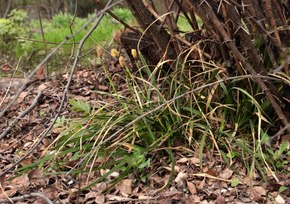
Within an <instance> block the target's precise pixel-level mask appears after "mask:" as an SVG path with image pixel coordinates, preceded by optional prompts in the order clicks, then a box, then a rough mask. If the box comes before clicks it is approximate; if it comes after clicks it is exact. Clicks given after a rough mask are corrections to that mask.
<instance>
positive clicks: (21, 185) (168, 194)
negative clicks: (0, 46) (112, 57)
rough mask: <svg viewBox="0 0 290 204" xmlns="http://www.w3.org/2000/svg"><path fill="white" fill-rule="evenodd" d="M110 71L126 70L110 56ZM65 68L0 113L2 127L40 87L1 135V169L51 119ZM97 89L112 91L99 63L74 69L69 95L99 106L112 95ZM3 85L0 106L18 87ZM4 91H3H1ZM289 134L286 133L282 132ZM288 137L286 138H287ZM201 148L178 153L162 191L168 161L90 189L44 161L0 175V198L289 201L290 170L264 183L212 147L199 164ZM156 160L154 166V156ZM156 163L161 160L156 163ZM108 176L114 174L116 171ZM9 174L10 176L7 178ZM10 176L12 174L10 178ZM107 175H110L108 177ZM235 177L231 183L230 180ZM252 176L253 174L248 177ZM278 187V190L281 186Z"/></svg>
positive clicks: (26, 148) (36, 155)
mask: <svg viewBox="0 0 290 204" xmlns="http://www.w3.org/2000/svg"><path fill="white" fill-rule="evenodd" d="M108 70H109V74H110V75H111V76H114V74H116V73H118V75H124V70H123V68H122V67H121V66H120V65H119V64H118V62H114V63H112V64H110V66H109V69H108ZM112 78H113V80H114V83H115V84H118V86H116V87H117V88H118V89H119V90H118V91H122V90H123V94H129V93H126V87H127V86H126V82H125V81H124V80H123V79H122V77H117V75H116V76H114V77H112ZM67 79H68V74H66V73H64V74H59V75H56V76H55V77H51V78H49V79H48V80H47V81H44V80H38V81H37V82H36V83H35V84H34V86H29V87H28V88H27V89H26V90H25V91H24V92H22V93H21V95H20V97H19V98H18V100H17V101H16V103H15V105H14V106H13V107H12V108H11V109H10V110H9V112H8V114H6V115H5V116H4V117H3V118H0V130H2V131H3V130H5V128H6V127H7V125H8V124H9V122H10V121H11V120H12V119H13V118H15V117H17V115H18V114H19V113H20V112H21V111H23V110H25V109H26V108H27V107H28V106H29V105H30V104H31V102H32V101H33V99H34V97H35V96H36V95H37V91H39V90H42V91H43V96H42V98H41V100H40V101H39V104H38V105H37V106H36V108H34V109H33V110H32V111H31V112H30V113H29V114H28V115H26V116H25V117H24V118H22V119H21V120H19V121H18V122H17V124H16V125H15V127H14V128H12V130H11V131H10V132H9V133H8V134H7V136H6V137H5V138H3V139H1V142H0V159H1V163H0V167H1V172H2V171H4V170H5V169H7V168H9V167H10V166H11V165H12V164H13V163H14V162H15V161H17V160H18V159H19V158H21V156H23V155H25V153H26V152H27V151H29V149H30V148H31V146H32V145H33V144H34V143H35V141H36V140H37V138H38V137H39V135H40V134H41V132H43V131H44V130H45V129H46V128H47V127H48V125H49V122H50V121H51V119H52V117H53V115H54V114H55V112H56V110H57V107H58V106H59V104H60V100H61V97H62V94H63V90H64V87H65V83H66V80H67ZM96 90H97V91H101V92H110V85H109V82H108V80H107V77H106V75H105V74H104V72H103V71H102V69H101V68H97V69H83V70H79V71H77V72H76V73H75V74H74V77H73V82H72V85H71V86H70V88H69V98H75V99H80V100H83V101H86V102H89V103H91V104H92V105H93V106H95V107H97V106H98V105H100V104H101V103H103V102H108V101H111V100H112V99H110V97H108V96H106V95H101V94H97V93H96ZM6 91H7V87H6V86H5V87H4V86H0V101H3V103H2V104H1V109H2V107H5V104H7V103H9V101H11V100H12V97H13V94H14V93H15V91H16V87H14V88H13V86H12V88H11V90H9V92H8V93H9V94H8V95H6V96H5V94H6ZM4 96H5V97H4ZM72 114H74V113H72V112H71V111H70V110H69V108H68V106H65V107H64V110H63V115H65V116H69V115H72ZM61 131H63V129H58V128H57V127H56V128H54V129H52V132H51V134H50V136H49V137H48V138H45V139H44V140H43V141H42V143H41V145H40V146H38V148H37V151H35V152H34V153H33V154H32V155H31V156H30V157H28V158H26V159H25V160H24V161H23V162H22V163H21V164H20V166H23V165H29V164H30V163H32V162H33V161H35V160H36V159H38V158H41V155H43V152H44V151H47V147H48V146H49V145H50V144H51V142H52V141H53V139H54V138H56V137H57V136H58V134H59V133H60V132H61ZM284 138H287V139H288V137H287V136H284ZM287 139H286V140H287ZM198 151H199V150H196V152H195V153H194V155H192V154H176V155H175V157H176V158H175V160H176V161H177V162H176V166H175V172H174V179H173V181H172V182H171V183H170V185H169V186H168V187H167V188H165V189H164V190H163V191H159V190H160V189H161V188H162V187H163V186H164V185H165V184H166V182H167V181H168V179H169V175H170V173H171V166H166V167H163V168H162V170H160V171H159V172H158V173H156V174H154V175H152V176H150V177H149V178H148V180H147V181H146V182H145V183H144V182H142V181H139V180H138V179H136V178H135V176H134V175H131V176H129V177H128V178H125V179H123V180H122V181H121V182H120V183H118V184H117V185H115V186H114V187H113V189H112V190H110V191H109V192H106V193H103V191H104V190H105V189H106V188H107V187H108V186H107V185H106V183H105V182H103V183H98V184H96V185H95V186H93V187H91V188H90V189H89V190H85V191H82V192H80V191H79V189H80V187H81V186H82V185H84V184H85V183H86V182H87V181H86V180H87V177H86V176H87V175H85V174H83V175H79V176H78V177H77V178H74V177H72V176H70V175H57V176H54V175H47V174H46V173H45V168H44V167H41V166H40V167H39V168H38V169H33V170H31V171H29V172H27V173H26V174H24V175H21V176H19V177H15V178H13V177H11V176H14V175H13V174H12V173H8V174H7V175H3V176H2V177H1V178H0V185H1V191H0V199H3V198H4V199H5V198H8V197H13V196H20V195H25V194H27V193H32V192H42V193H43V194H44V195H46V196H47V197H48V198H49V199H51V200H52V201H53V203H56V204H58V203H89V204H91V203H97V204H102V203H161V204H162V203H164V204H165V203H166V204H167V203H185V204H187V203H204V204H206V203H216V204H223V203H281V204H282V203H289V202H290V200H289V198H290V190H289V180H290V175H279V176H280V179H281V181H282V183H281V185H279V184H276V183H274V182H273V183H271V182H269V183H268V184H267V185H265V183H264V182H263V181H261V178H259V177H258V176H257V177H254V178H252V179H253V181H252V182H249V178H247V175H246V168H245V167H244V166H243V164H241V163H240V164H235V165H236V166H232V167H231V168H226V167H225V166H223V164H222V163H221V162H220V158H218V157H217V156H215V155H214V154H213V153H212V152H211V151H209V152H205V154H204V157H203V161H207V162H204V164H203V166H200V159H199V158H198V156H197V155H199V152H198ZM154 165H156V166H158V161H155V163H154ZM159 165H162V164H161V163H159ZM237 170H238V171H237ZM107 171H109V169H101V170H100V172H99V174H96V177H97V176H98V175H102V174H104V173H105V172H107ZM111 176H115V177H116V178H117V177H118V176H119V172H118V171H116V172H114V173H113V174H112V175H111ZM7 178H10V179H7ZM11 178H12V179H11ZM108 179H111V178H108ZM234 179H235V180H236V181H237V183H236V185H235V186H232V185H231V181H232V180H234ZM250 180H251V179H250ZM282 185H283V186H288V189H285V190H284V191H281V189H280V188H281V186H282ZM279 190H280V191H281V192H280V191H279ZM16 203H44V202H43V200H41V199H40V198H29V199H28V200H27V202H22V201H19V202H16Z"/></svg>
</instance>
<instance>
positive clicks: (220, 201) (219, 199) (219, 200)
mask: <svg viewBox="0 0 290 204" xmlns="http://www.w3.org/2000/svg"><path fill="white" fill-rule="evenodd" d="M225 203H226V201H225V197H224V196H222V195H219V196H218V197H217V199H216V204H225Z"/></svg>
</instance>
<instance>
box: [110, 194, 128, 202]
mask: <svg viewBox="0 0 290 204" xmlns="http://www.w3.org/2000/svg"><path fill="white" fill-rule="evenodd" d="M106 198H107V200H109V201H122V200H124V199H125V198H124V197H121V196H116V195H106Z"/></svg>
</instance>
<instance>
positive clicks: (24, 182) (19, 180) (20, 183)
mask: <svg viewBox="0 0 290 204" xmlns="http://www.w3.org/2000/svg"><path fill="white" fill-rule="evenodd" d="M29 184H30V181H29V178H28V176H27V175H22V176H19V177H16V178H14V179H13V180H11V182H10V185H11V186H13V187H15V188H16V189H21V188H26V187H28V186H29Z"/></svg>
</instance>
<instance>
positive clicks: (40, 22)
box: [34, 0, 48, 77]
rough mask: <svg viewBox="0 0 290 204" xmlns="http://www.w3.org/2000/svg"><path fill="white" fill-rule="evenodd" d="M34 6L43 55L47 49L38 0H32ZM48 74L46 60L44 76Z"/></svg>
mask: <svg viewBox="0 0 290 204" xmlns="http://www.w3.org/2000/svg"><path fill="white" fill-rule="evenodd" d="M34 2H35V4H36V7H37V15H38V20H39V25H40V32H41V38H42V41H43V42H44V43H43V46H44V52H45V55H47V53H48V51H47V46H46V40H45V36H44V31H43V26H42V19H41V15H40V11H39V5H38V1H37V0H34ZM47 76H48V66H47V62H46V63H45V66H44V77H47Z"/></svg>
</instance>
